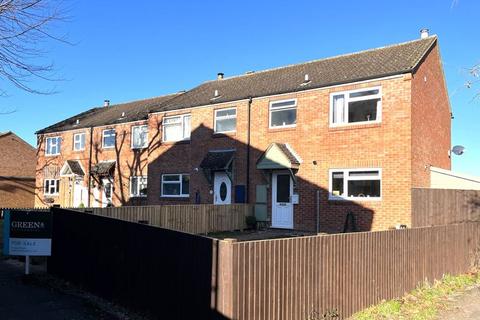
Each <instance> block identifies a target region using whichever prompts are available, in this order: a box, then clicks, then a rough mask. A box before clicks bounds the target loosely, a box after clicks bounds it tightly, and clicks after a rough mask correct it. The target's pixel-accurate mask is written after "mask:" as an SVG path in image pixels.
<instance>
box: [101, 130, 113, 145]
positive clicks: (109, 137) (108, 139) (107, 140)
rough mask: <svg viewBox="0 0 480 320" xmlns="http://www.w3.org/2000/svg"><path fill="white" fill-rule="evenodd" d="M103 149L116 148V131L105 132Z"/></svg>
mask: <svg viewBox="0 0 480 320" xmlns="http://www.w3.org/2000/svg"><path fill="white" fill-rule="evenodd" d="M102 147H103V148H104V149H107V148H113V147H115V129H107V130H103V137H102Z"/></svg>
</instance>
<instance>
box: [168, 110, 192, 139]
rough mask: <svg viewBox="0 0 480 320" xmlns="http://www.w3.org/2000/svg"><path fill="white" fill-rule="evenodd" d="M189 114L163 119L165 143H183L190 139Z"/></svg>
mask: <svg viewBox="0 0 480 320" xmlns="http://www.w3.org/2000/svg"><path fill="white" fill-rule="evenodd" d="M190 118H191V116H190V115H189V114H186V115H181V116H176V117H168V118H163V121H162V126H163V141H182V140H189V139H190Z"/></svg>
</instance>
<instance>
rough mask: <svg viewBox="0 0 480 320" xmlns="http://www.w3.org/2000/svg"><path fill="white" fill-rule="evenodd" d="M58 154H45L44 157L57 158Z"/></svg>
mask: <svg viewBox="0 0 480 320" xmlns="http://www.w3.org/2000/svg"><path fill="white" fill-rule="evenodd" d="M59 155H60V153H48V154H47V153H45V157H56V156H59Z"/></svg>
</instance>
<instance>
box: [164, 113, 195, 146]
mask: <svg viewBox="0 0 480 320" xmlns="http://www.w3.org/2000/svg"><path fill="white" fill-rule="evenodd" d="M188 117H190V132H189V134H188V137H185V136H184V134H185V118H188ZM173 118H180V119H181V128H182V135H183V138H182V139H179V140H166V139H165V126H168V125H170V124H165V119H173ZM191 134H192V115H191V114H190V113H185V114H180V115H175V116H168V117H163V119H162V142H178V141H190V137H191Z"/></svg>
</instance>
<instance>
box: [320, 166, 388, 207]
mask: <svg viewBox="0 0 480 320" xmlns="http://www.w3.org/2000/svg"><path fill="white" fill-rule="evenodd" d="M361 171H378V176H377V177H368V176H365V177H355V178H349V175H348V174H349V173H350V172H361ZM334 172H343V190H344V193H345V194H346V195H347V196H336V195H334V194H333V190H332V189H333V178H332V174H333V173H334ZM350 180H380V196H379V197H349V196H348V181H350ZM382 197H383V176H382V168H336V169H329V170H328V200H340V201H348V200H355V201H381V200H382Z"/></svg>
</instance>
